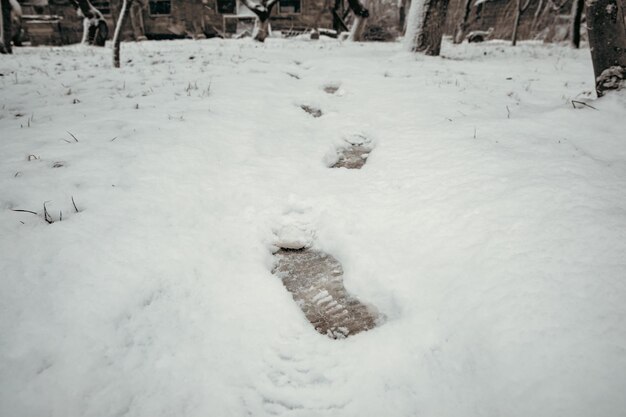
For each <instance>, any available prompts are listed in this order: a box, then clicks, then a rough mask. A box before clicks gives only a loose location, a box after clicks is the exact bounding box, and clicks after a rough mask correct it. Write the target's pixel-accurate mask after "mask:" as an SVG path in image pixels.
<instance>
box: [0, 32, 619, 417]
mask: <svg viewBox="0 0 626 417" xmlns="http://www.w3.org/2000/svg"><path fill="white" fill-rule="evenodd" d="M443 56H444V57H441V58H430V57H423V56H417V55H413V54H409V53H407V52H404V51H403V50H402V47H401V45H400V44H349V43H340V42H336V41H321V42H310V41H304V40H289V41H283V40H278V39H270V40H268V42H267V43H266V44H265V45H259V44H255V43H252V42H251V41H249V40H240V41H234V40H229V41H221V40H207V41H175V42H145V43H140V44H123V45H122V66H123V68H121V69H120V70H113V69H111V64H110V61H111V51H110V50H109V49H92V48H84V47H81V46H72V47H63V48H16V50H15V55H14V56H11V57H7V56H3V57H2V58H1V60H0V73H2V76H1V77H0V100H1V101H0V135H1V140H0V285H1V292H0V294H1V295H0V335H2V336H1V338H0V415H2V416H7V417H8V416H11V417H21V416H59V417H69V416H85V417H87V416H145V417H156V416H180V417H182V416H193V417H195V416H244V415H252V416H265V415H274V414H276V415H289V416H398V417H404V416H433V417H448V416H450V417H456V416H458V417H468V416H507V417H516V416H519V417H528V416H533V417H537V416H546V417H555V416H567V417H575V416H581V417H583V416H584V417H588V416H597V417H600V416H604V417H615V416H620V415H625V410H626V395H624V391H625V389H626V325H625V324H624V323H625V322H626V303H625V302H624V300H625V299H626V192H625V190H626V142H625V139H626V137H625V134H624V127H625V123H624V116H626V112H625V109H626V97H625V96H624V95H623V94H612V95H609V96H607V97H605V98H603V99H602V100H592V95H591V93H590V91H591V90H592V89H593V85H592V81H593V75H592V69H591V62H590V57H589V52H588V50H581V51H573V50H570V49H567V48H564V47H561V46H554V45H541V44H535V43H523V44H522V45H521V46H518V47H516V48H511V47H509V46H508V45H507V44H504V43H499V42H490V43H487V44H482V45H474V44H473V45H461V46H452V45H450V44H446V45H444V48H443ZM130 59H132V62H129V60H130ZM331 84H332V85H335V86H338V87H339V90H338V91H337V92H336V93H335V94H327V93H326V92H324V87H325V86H328V85H331ZM572 99H575V100H581V101H585V102H587V103H588V104H590V105H591V106H593V107H594V108H595V109H594V108H590V107H586V106H580V105H579V106H577V107H581V108H579V109H574V108H573V106H572V103H571V100H572ZM301 105H309V106H312V107H318V108H320V109H321V110H322V111H323V116H322V117H319V118H313V117H311V115H309V114H307V113H306V112H304V111H303V110H302V108H301V107H300V106H301ZM68 132H70V133H68ZM359 133H360V134H363V135H365V136H366V137H368V138H369V139H370V140H371V141H372V148H373V150H372V152H371V154H370V156H369V158H368V162H367V164H366V165H365V166H364V167H363V169H361V170H346V169H329V168H328V165H329V161H330V160H332V159H333V157H334V156H335V154H336V151H335V150H336V149H338V148H341V147H342V146H345V142H344V138H349V137H350V136H351V135H354V134H359ZM72 135H73V136H74V137H75V138H76V139H77V140H78V141H75V139H74V138H73V137H72ZM29 155H32V156H31V157H30V159H31V160H30V161H29ZM33 158H36V159H33ZM335 160H336V158H335ZM57 162H61V165H63V166H61V167H57V168H53V165H54V164H55V163H57ZM57 165H58V164H57ZM72 198H74V201H75V203H76V206H77V208H78V209H79V211H80V212H79V213H75V210H74V208H73V204H72ZM44 202H47V203H46V207H47V210H48V211H49V213H50V215H51V216H52V219H53V220H55V222H54V223H53V224H48V223H46V222H45V221H44V220H43V218H42V216H43V203H44ZM15 209H24V210H32V211H35V212H37V213H38V215H34V214H30V213H23V212H15V211H12V210H15ZM60 211H62V212H63V220H62V221H56V220H58V218H59V212H60ZM294 227H295V228H296V229H298V230H301V231H302V233H303V236H304V237H305V238H306V239H309V240H310V241H311V242H313V245H314V246H315V247H316V248H318V249H320V250H323V251H325V252H327V253H329V254H331V255H333V256H334V257H335V258H337V259H338V260H339V261H340V262H341V263H342V265H343V269H344V271H345V275H344V284H345V285H346V287H347V288H348V290H349V291H350V293H351V294H353V295H354V296H356V297H357V298H359V299H363V300H367V301H368V302H370V303H372V304H373V305H375V306H376V307H377V308H378V310H379V311H380V312H381V313H383V314H384V315H385V316H386V322H385V323H384V324H383V325H381V326H380V327H377V328H376V329H374V330H371V331H368V332H365V333H361V334H359V335H356V336H353V337H351V338H348V339H346V340H340V341H337V340H331V339H329V338H326V337H324V336H322V335H320V334H318V333H316V332H315V330H314V329H313V328H312V327H311V325H310V324H309V323H308V321H307V320H306V318H305V317H304V315H303V314H302V312H301V311H300V309H299V308H298V306H297V305H296V304H295V303H294V302H293V300H292V298H291V295H290V294H289V293H288V292H287V291H286V290H285V288H284V287H283V286H282V284H281V282H280V279H278V278H276V277H275V276H273V275H272V274H271V272H270V271H271V269H272V265H273V262H274V258H273V256H272V250H273V244H274V243H276V242H277V240H278V239H280V236H277V235H276V234H278V235H280V233H281V232H280V231H281V230H294ZM292 238H293V236H292Z"/></svg>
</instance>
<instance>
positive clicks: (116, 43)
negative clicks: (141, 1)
mask: <svg viewBox="0 0 626 417" xmlns="http://www.w3.org/2000/svg"><path fill="white" fill-rule="evenodd" d="M132 1H133V0H123V1H122V10H120V16H119V17H118V19H117V24H116V25H115V34H114V35H113V66H114V67H115V68H119V67H120V42H121V40H122V39H121V38H122V26H124V22H125V21H126V17H127V16H128V9H129V6H130V5H129V3H132Z"/></svg>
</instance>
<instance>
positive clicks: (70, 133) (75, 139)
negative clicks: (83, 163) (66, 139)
mask: <svg viewBox="0 0 626 417" xmlns="http://www.w3.org/2000/svg"><path fill="white" fill-rule="evenodd" d="M67 133H69V135H70V136H71V137H72V138H74V141H76V142H78V138H77V137H76V136H74V134H73V133H72V132H70V131H69V130H67Z"/></svg>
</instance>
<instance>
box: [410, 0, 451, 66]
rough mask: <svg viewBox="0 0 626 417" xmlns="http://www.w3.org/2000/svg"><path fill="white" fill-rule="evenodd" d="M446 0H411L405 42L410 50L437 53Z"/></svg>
mask: <svg viewBox="0 0 626 417" xmlns="http://www.w3.org/2000/svg"><path fill="white" fill-rule="evenodd" d="M447 11H448V0H413V1H412V2H411V8H410V9H409V18H408V22H407V31H406V36H405V42H406V46H407V48H408V49H409V50H410V51H411V52H421V53H424V54H426V55H433V56H436V55H439V52H440V51H441V40H442V39H443V28H444V25H445V22H446V13H447Z"/></svg>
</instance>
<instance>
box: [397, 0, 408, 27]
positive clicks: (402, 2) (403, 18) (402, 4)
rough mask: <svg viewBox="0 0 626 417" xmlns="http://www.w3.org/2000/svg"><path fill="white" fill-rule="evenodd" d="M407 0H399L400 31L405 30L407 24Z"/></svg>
mask: <svg viewBox="0 0 626 417" xmlns="http://www.w3.org/2000/svg"><path fill="white" fill-rule="evenodd" d="M406 1H407V0H399V4H398V32H400V33H403V32H404V25H405V24H406Z"/></svg>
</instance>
